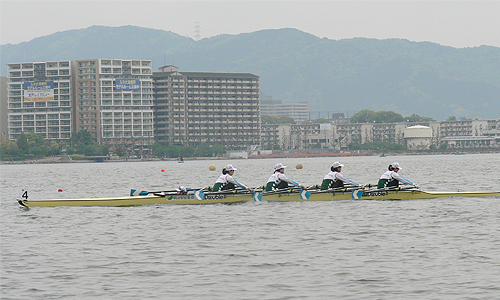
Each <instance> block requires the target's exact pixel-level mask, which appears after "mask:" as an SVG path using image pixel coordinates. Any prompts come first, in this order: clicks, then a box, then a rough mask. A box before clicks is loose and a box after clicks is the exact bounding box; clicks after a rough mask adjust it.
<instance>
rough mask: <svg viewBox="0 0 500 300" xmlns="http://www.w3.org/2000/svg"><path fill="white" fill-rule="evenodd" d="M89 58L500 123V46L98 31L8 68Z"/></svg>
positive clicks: (61, 38)
mask: <svg viewBox="0 0 500 300" xmlns="http://www.w3.org/2000/svg"><path fill="white" fill-rule="evenodd" d="M86 58H123V59H152V60H153V65H154V71H156V70H157V69H158V67H160V66H162V65H164V64H173V65H176V66H178V67H179V68H180V71H181V72H182V71H206V72H244V73H247V72H248V73H253V74H256V75H259V76H260V77H261V92H262V93H263V94H265V95H269V96H273V98H279V99H282V100H283V101H284V102H289V103H293V102H297V101H304V100H305V101H309V103H310V107H311V110H322V111H331V112H337V111H340V112H346V111H349V112H351V113H352V112H353V111H359V110H362V109H371V110H374V111H379V110H392V111H395V112H398V113H401V114H402V115H410V114H412V113H416V114H420V115H424V116H428V117H432V118H435V119H437V120H443V119H446V118H447V117H449V116H457V117H469V118H500V48H498V47H491V46H481V47H475V48H453V47H446V46H441V45H439V44H435V43H430V42H419V43H417V42H411V41H408V40H403V39H387V40H377V39H365V38H355V39H344V40H330V39H326V38H318V37H316V36H314V35H311V34H308V33H305V32H302V31H300V30H296V29H278V30H262V31H257V32H252V33H244V34H238V35H219V36H215V37H212V38H206V39H202V40H199V41H195V40H193V39H191V38H188V37H183V36H180V35H178V34H175V33H172V32H170V31H163V30H157V29H149V28H142V27H135V26H123V27H105V26H92V27H89V28H86V29H80V30H69V31H63V32H58V33H54V34H51V35H48V36H44V37H39V38H36V39H33V40H31V41H29V42H23V43H19V44H16V45H11V44H7V45H2V46H1V60H2V76H5V75H6V70H5V69H6V67H5V64H6V63H12V62H27V61H48V60H66V59H67V60H73V59H86Z"/></svg>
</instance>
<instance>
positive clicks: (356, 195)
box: [352, 190, 363, 199]
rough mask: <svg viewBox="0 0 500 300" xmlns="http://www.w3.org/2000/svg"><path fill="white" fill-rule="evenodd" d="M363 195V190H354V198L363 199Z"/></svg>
mask: <svg viewBox="0 0 500 300" xmlns="http://www.w3.org/2000/svg"><path fill="white" fill-rule="evenodd" d="M361 197H363V190H353V191H352V199H361Z"/></svg>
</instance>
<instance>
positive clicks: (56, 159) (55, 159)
mask: <svg viewBox="0 0 500 300" xmlns="http://www.w3.org/2000/svg"><path fill="white" fill-rule="evenodd" d="M475 150H476V151H467V150H461V151H435V152H421V151H405V152H385V153H376V152H373V153H372V152H370V153H349V152H339V153H315V154H312V153H310V154H308V153H304V152H301V153H288V154H269V155H249V156H248V159H267V158H309V157H346V156H350V157H354V156H356V157H359V156H378V157H390V156H407V155H408V156H409V155H470V154H491V153H500V149H495V150H489V151H477V149H475ZM207 159H212V160H227V159H229V160H230V159H241V158H236V157H232V158H231V157H226V156H223V157H221V156H218V157H190V158H187V159H186V158H184V161H190V160H207ZM143 161H178V159H177V158H118V159H116V158H110V159H106V160H101V161H96V160H92V159H81V160H72V159H70V158H69V156H68V155H60V156H52V157H45V158H40V159H30V160H22V161H0V165H18V164H60V163H94V162H100V163H113V162H143Z"/></svg>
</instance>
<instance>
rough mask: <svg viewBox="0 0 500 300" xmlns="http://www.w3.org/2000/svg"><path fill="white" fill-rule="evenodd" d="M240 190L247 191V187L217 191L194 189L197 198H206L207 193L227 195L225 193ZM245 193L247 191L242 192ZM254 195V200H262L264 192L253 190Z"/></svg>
mask: <svg viewBox="0 0 500 300" xmlns="http://www.w3.org/2000/svg"><path fill="white" fill-rule="evenodd" d="M238 191H240V192H242V191H247V189H241V188H240V189H231V190H222V191H217V192H207V193H205V192H203V190H196V191H194V197H195V198H196V199H197V200H204V199H205V196H206V195H221V194H222V195H225V194H232V193H235V192H236V193H237V192H238ZM242 194H245V193H242ZM253 196H254V201H261V200H262V194H260V193H259V192H258V191H256V190H254V191H253Z"/></svg>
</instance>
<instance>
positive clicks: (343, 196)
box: [17, 190, 500, 207]
mask: <svg viewBox="0 0 500 300" xmlns="http://www.w3.org/2000/svg"><path fill="white" fill-rule="evenodd" d="M491 196H500V192H424V191H419V190H415V191H408V190H403V191H377V192H365V193H364V194H363V195H362V196H361V197H360V198H359V199H357V200H412V199H432V198H442V197H491ZM262 200H264V201H340V200H353V196H352V192H351V191H346V192H335V193H334V192H313V193H311V195H310V197H309V199H301V197H300V194H299V193H286V192H285V193H274V194H267V195H266V194H265V195H263V197H262ZM17 201H18V202H19V204H21V205H22V206H25V207H56V206H139V205H152V204H187V205H193V204H217V203H226V204H227V203H237V202H246V201H254V196H253V195H251V194H238V193H234V194H233V193H229V194H210V195H205V199H203V200H197V199H195V197H194V195H166V196H159V195H148V196H128V197H112V198H82V199H52V200H34V201H29V200H24V199H17Z"/></svg>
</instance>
